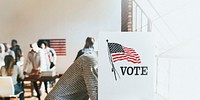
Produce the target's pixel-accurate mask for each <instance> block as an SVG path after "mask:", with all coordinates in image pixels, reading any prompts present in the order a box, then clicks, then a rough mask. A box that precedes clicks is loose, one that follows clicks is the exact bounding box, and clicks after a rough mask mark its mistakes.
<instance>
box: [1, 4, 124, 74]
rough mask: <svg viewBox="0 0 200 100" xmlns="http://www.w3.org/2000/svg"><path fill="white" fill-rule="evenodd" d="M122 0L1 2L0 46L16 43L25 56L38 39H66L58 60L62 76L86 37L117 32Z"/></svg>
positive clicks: (58, 69) (58, 67)
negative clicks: (63, 55) (3, 43)
mask: <svg viewBox="0 0 200 100" xmlns="http://www.w3.org/2000/svg"><path fill="white" fill-rule="evenodd" d="M120 10H121V0H15V1H14V0H1V1H0V12H1V13H0V42H7V43H10V41H11V39H14V38H15V39H17V40H18V42H19V45H20V46H21V48H22V49H23V52H24V54H25V57H26V54H27V52H28V50H29V44H30V43H33V42H36V41H37V40H38V39H51V38H66V41H67V56H66V57H58V61H57V71H58V72H59V73H64V72H65V71H66V69H67V68H68V67H69V65H70V64H71V63H72V62H73V60H74V58H75V56H76V53H77V52H78V50H79V49H81V48H82V47H83V45H84V41H85V38H86V37H87V36H93V37H95V38H97V34H98V33H99V32H105V31H106V32H119V31H120V26H121V25H120V24H121V19H120V18H121V11H120Z"/></svg>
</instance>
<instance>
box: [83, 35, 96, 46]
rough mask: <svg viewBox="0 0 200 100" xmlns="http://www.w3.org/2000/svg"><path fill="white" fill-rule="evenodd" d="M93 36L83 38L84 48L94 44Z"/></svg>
mask: <svg viewBox="0 0 200 100" xmlns="http://www.w3.org/2000/svg"><path fill="white" fill-rule="evenodd" d="M94 41H95V40H94V38H92V37H87V38H86V40H85V48H89V47H92V46H93V45H94Z"/></svg>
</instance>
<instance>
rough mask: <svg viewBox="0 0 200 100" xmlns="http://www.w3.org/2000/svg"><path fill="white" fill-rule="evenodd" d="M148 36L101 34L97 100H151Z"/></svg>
mask: <svg viewBox="0 0 200 100" xmlns="http://www.w3.org/2000/svg"><path fill="white" fill-rule="evenodd" d="M153 40H154V39H153V36H152V33H149V32H146V33H143V32H141V33H134V32H132V33H130V32H127V33H126V32H123V33H120V32H119V33H109V32H107V33H106V32H105V33H101V34H99V38H98V46H99V47H98V48H99V50H98V51H99V52H98V57H99V67H98V75H99V79H98V82H99V83H98V84H99V85H98V86H99V88H98V89H99V91H98V94H99V95H98V98H99V100H153V74H154V65H155V64H154V41H153Z"/></svg>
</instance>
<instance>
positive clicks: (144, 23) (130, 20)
mask: <svg viewBox="0 0 200 100" xmlns="http://www.w3.org/2000/svg"><path fill="white" fill-rule="evenodd" d="M151 24H152V23H151V20H150V18H149V17H148V15H147V14H146V13H145V11H144V10H143V9H142V7H141V6H140V5H139V4H138V3H137V2H136V1H135V0H122V31H128V32H151V30H152V25H151Z"/></svg>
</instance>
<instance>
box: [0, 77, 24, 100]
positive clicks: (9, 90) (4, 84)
mask: <svg viewBox="0 0 200 100" xmlns="http://www.w3.org/2000/svg"><path fill="white" fill-rule="evenodd" d="M21 93H23V91H21V92H20V93H18V94H16V95H15V89H14V84H13V81H12V78H11V77H0V97H1V98H5V97H15V98H16V100H18V98H19V95H20V94H21Z"/></svg>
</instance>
